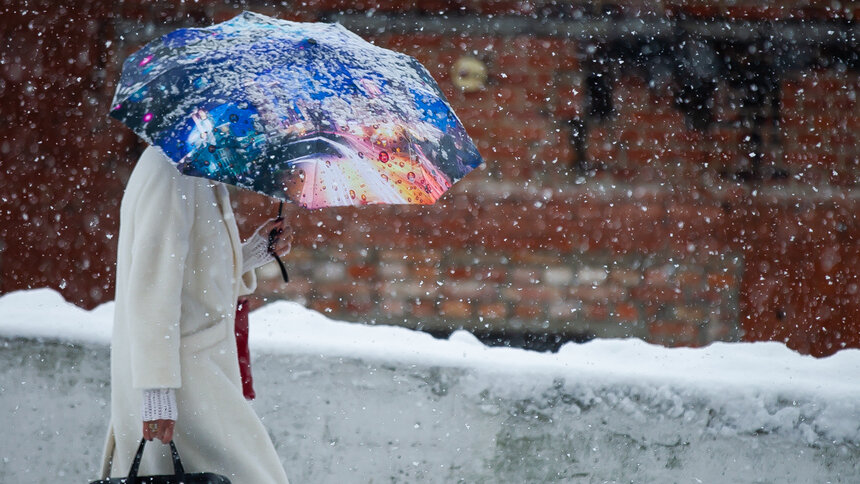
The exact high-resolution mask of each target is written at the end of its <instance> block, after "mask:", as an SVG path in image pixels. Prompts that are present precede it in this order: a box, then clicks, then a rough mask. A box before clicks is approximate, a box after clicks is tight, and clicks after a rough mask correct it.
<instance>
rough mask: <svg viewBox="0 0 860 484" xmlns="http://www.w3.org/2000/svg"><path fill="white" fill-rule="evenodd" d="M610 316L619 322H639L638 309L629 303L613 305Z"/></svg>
mask: <svg viewBox="0 0 860 484" xmlns="http://www.w3.org/2000/svg"><path fill="white" fill-rule="evenodd" d="M612 316H613V317H614V318H615V319H618V320H621V321H626V322H635V321H638V320H639V309H637V308H636V306H635V305H633V304H631V303H627V302H619V303H616V304H615V310H614V311H613V313H612Z"/></svg>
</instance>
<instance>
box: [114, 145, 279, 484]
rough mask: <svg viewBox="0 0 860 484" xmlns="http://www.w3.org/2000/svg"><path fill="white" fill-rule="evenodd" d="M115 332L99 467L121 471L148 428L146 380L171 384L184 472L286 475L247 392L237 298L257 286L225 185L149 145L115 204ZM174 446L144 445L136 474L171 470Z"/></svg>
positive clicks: (245, 479) (260, 483)
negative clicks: (186, 169) (183, 169)
mask: <svg viewBox="0 0 860 484" xmlns="http://www.w3.org/2000/svg"><path fill="white" fill-rule="evenodd" d="M118 244H119V247H118V253H117V272H116V276H117V281H116V298H115V303H116V305H115V311H116V314H115V317H114V327H113V337H112V341H111V423H110V427H109V431H108V439H107V442H106V445H105V455H104V458H105V460H104V462H105V466H104V469H103V474H104V473H107V472H109V473H110V476H112V477H124V476H126V475H127V474H128V470H129V467H130V465H131V461H132V459H133V456H134V453H135V451H136V450H137V446H138V444H139V442H140V439H141V437H142V423H141V412H142V398H143V389H147V388H176V399H177V407H178V411H179V415H178V418H177V420H176V428H175V431H174V441H175V442H176V445H177V448H178V449H179V453H180V455H181V457H182V462H183V464H184V466H185V470H186V471H187V472H216V473H219V474H223V475H226V476H227V477H228V478H230V480H231V481H232V482H233V484H269V483H271V484H285V483H287V477H286V475H285V473H284V469H283V467H282V465H281V462H280V459H279V458H278V455H277V453H276V452H275V448H274V446H273V445H272V441H271V439H270V438H269V436H268V434H267V432H266V430H265V428H264V427H263V424H262V422H260V419H259V418H258V417H257V415H256V414H255V413H254V410H253V409H252V408H251V406H250V405H249V404H248V402H247V401H246V400H245V398H244V397H243V395H242V386H241V382H240V377H239V363H238V357H237V354H236V338H235V335H234V323H235V314H236V299H237V297H238V296H240V295H242V294H248V293H250V292H252V291H253V290H254V288H255V287H256V279H255V277H254V273H253V271H251V272H248V273H245V274H241V273H240V272H241V267H242V248H241V242H240V239H239V231H238V228H237V226H236V221H235V219H234V217H233V210H232V208H231V206H230V200H229V196H228V193H227V189H226V188H225V187H224V185H222V184H218V183H213V182H210V181H207V180H203V179H201V178H195V177H189V176H185V175H181V174H180V173H179V172H178V171H177V170H176V168H175V167H173V166H172V165H171V163H170V161H169V160H168V159H167V158H166V157H165V156H164V155H163V154H162V153H161V151H159V150H158V149H156V148H153V147H150V148H148V149H147V150H146V151H145V152H144V153H143V155H142V156H141V158H140V160H139V161H138V163H137V166H136V167H135V169H134V171H133V172H132V174H131V177H130V178H129V181H128V185H127V186H126V191H125V195H124V196H123V200H122V206H121V209H120V231H119V241H118ZM168 449H169V447H168V446H165V445H162V444H161V442H160V441H157V440H156V441H153V442H150V443H149V444H148V445H147V449H146V451H145V452H144V458H143V461H142V463H141V466H140V475H152V474H172V473H173V466H172V462H171V460H170V458H169V451H168Z"/></svg>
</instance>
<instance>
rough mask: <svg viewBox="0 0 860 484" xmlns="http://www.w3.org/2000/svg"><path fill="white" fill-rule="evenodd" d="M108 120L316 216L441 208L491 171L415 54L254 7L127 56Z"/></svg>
mask: <svg viewBox="0 0 860 484" xmlns="http://www.w3.org/2000/svg"><path fill="white" fill-rule="evenodd" d="M110 115H111V116H112V117H114V118H116V119H118V120H120V121H122V122H123V123H125V124H126V125H127V126H129V127H130V128H131V129H132V130H134V131H135V132H136V133H137V134H138V135H139V136H141V137H142V138H143V139H144V140H146V141H147V142H148V143H150V144H152V145H156V146H159V147H160V148H161V149H162V150H163V151H164V153H165V154H166V155H167V156H168V157H169V158H171V159H172V160H173V161H174V162H175V163H176V167H177V168H178V169H179V170H180V171H181V172H182V173H184V174H187V175H192V176H199V177H204V178H208V179H211V180H215V181H220V182H224V183H230V184H233V185H237V186H239V187H242V188H247V189H251V190H254V191H257V192H260V193H264V194H266V195H269V196H272V197H276V198H280V199H282V200H289V201H293V202H295V203H297V204H299V205H301V206H304V207H307V208H320V207H328V206H351V205H365V204H377V203H391V204H394V203H406V204H430V203H434V202H435V201H436V200H437V199H438V198H439V197H440V196H441V195H442V194H443V193H444V192H445V191H446V190H447V189H448V188H450V187H451V186H452V185H453V184H454V183H455V182H457V180H459V179H461V178H462V177H463V176H465V175H466V174H467V173H469V172H470V171H471V170H472V169H474V168H475V167H477V166H478V165H480V164H481V163H482V162H483V161H482V159H481V156H480V154H479V153H478V150H477V148H476V147H475V145H474V143H473V142H472V140H471V139H470V138H469V135H468V134H467V133H466V130H465V129H464V128H463V125H462V123H461V122H460V120H459V119H457V116H456V115H455V114H454V111H453V110H452V109H451V106H450V105H449V104H448V101H447V100H446V99H445V96H444V95H443V94H442V91H441V90H440V89H439V87H438V85H437V84H436V82H435V81H434V80H433V78H432V77H431V76H430V74H429V73H428V72H427V70H426V69H425V68H424V67H423V66H422V65H421V64H420V63H419V62H418V61H417V60H415V59H414V58H412V57H409V56H407V55H404V54H400V53H397V52H394V51H391V50H388V49H383V48H380V47H377V46H374V45H372V44H370V43H368V42H366V41H365V40H363V39H362V38H361V37H359V36H357V35H355V34H353V33H352V32H350V31H348V30H347V29H345V28H344V27H342V26H341V25H339V24H325V23H301V22H290V21H285V20H278V19H273V18H269V17H266V16H264V15H259V14H255V13H252V12H244V13H242V14H241V15H239V16H237V17H235V18H233V19H231V20H229V21H227V22H224V23H221V24H217V25H213V26H211V27H207V28H200V29H179V30H176V31H174V32H172V33H169V34H167V35H164V36H162V37H161V38H159V39H156V40H153V41H152V42H150V43H149V44H147V45H146V46H145V47H143V48H142V49H141V50H139V51H138V52H136V53H134V54H133V55H131V56H129V58H128V59H126V61H125V63H124V64H123V69H122V76H121V78H120V82H119V86H118V87H117V91H116V94H115V96H114V102H113V108H112V110H111V113H110Z"/></svg>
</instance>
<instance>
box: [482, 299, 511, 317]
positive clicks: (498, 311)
mask: <svg viewBox="0 0 860 484" xmlns="http://www.w3.org/2000/svg"><path fill="white" fill-rule="evenodd" d="M478 316H480V317H482V318H484V319H486V320H490V321H501V320H504V319H506V318H507V317H508V308H507V307H506V306H505V303H503V302H489V303H483V304H481V305H480V306H478Z"/></svg>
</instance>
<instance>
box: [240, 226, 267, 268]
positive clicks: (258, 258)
mask: <svg viewBox="0 0 860 484" xmlns="http://www.w3.org/2000/svg"><path fill="white" fill-rule="evenodd" d="M271 261H272V254H271V253H270V252H269V239H268V238H266V237H263V236H262V235H260V233H259V232H255V233H254V235H252V236H251V237H250V238H249V239H248V240H246V241H245V243H244V244H242V274H244V273H246V272H248V271H252V270H254V269H256V268H258V267H260V266H263V265H266V264H268V263H269V262H271Z"/></svg>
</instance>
